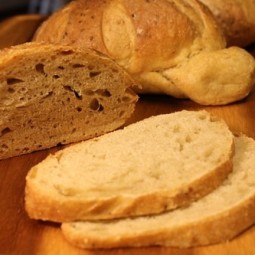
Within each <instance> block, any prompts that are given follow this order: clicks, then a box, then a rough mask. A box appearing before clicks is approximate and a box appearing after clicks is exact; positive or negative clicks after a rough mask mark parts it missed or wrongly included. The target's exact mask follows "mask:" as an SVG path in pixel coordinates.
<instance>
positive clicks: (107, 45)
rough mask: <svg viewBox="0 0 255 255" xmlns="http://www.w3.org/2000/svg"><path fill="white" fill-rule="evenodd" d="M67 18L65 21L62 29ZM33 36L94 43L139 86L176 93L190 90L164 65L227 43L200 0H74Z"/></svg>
mask: <svg viewBox="0 0 255 255" xmlns="http://www.w3.org/2000/svg"><path fill="white" fill-rule="evenodd" d="M63 13H64V15H63ZM65 16H68V17H67V18H65ZM92 17H93V18H92ZM62 19H64V24H66V25H65V28H64V29H63V30H60V31H59V29H58V24H59V23H60V22H62ZM66 20H68V22H67V21H66ZM84 27H88V29H84ZM55 30H57V31H58V32H57V33H54V31H55ZM34 40H35V41H48V42H51V43H64V44H72V45H77V46H79V47H85V48H86V47H91V48H95V49H97V50H99V51H101V52H103V53H105V54H107V55H109V56H110V57H112V58H114V59H115V60H116V61H117V62H118V63H119V64H120V65H121V66H123V67H124V68H125V69H126V70H127V71H128V72H129V73H130V74H132V76H133V77H134V78H135V79H136V80H137V81H139V82H140V83H141V84H142V87H141V88H136V91H137V92H139V93H157V94H161V93H164V94H168V95H172V96H174V97H177V98H187V97H189V95H188V94H186V93H185V90H182V89H180V86H178V84H175V82H174V81H172V80H171V79H169V77H168V76H165V74H164V71H165V70H169V69H170V70H171V69H172V68H174V67H176V66H179V65H180V64H181V63H182V62H183V61H186V60H188V59H189V58H191V57H192V56H195V55H196V54H199V53H200V52H207V51H209V52H210V51H215V50H220V49H223V48H225V45H226V42H225V38H224V36H223V33H222V31H221V30H220V29H219V27H218V26H217V24H216V22H215V20H214V18H213V16H212V15H211V13H210V12H209V10H208V9H207V8H206V7H205V6H204V5H202V4H200V3H198V2H197V1H195V0H190V1H186V0H157V1H149V2H148V1H143V0H139V1H127V0H107V1H102V0H97V1H94V0H88V1H84V0H80V1H74V2H72V3H71V4H69V5H68V6H67V7H65V8H64V9H62V10H61V11H60V12H57V13H55V14H54V15H53V16H52V17H50V18H49V19H48V20H47V21H46V22H45V23H44V24H43V25H42V26H41V27H40V28H39V29H38V31H37V33H36V36H35V38H34ZM205 64H206V63H205ZM183 76H184V77H185V74H184V75H183Z"/></svg>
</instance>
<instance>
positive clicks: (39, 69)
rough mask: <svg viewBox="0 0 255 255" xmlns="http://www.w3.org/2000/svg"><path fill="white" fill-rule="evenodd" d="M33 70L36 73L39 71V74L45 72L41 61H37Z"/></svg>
mask: <svg viewBox="0 0 255 255" xmlns="http://www.w3.org/2000/svg"><path fill="white" fill-rule="evenodd" d="M35 70H36V71H37V72H38V73H41V74H44V75H45V74H46V73H45V71H44V64H42V63H39V64H37V65H36V66H35Z"/></svg>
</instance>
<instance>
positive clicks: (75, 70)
mask: <svg viewBox="0 0 255 255" xmlns="http://www.w3.org/2000/svg"><path fill="white" fill-rule="evenodd" d="M133 85H134V81H133V79H131V78H130V76H129V75H128V74H127V73H126V72H125V71H124V70H123V69H122V68H120V67H119V66H118V65H117V64H116V63H115V62H114V61H112V60H110V59H109V58H108V57H105V56H103V55H102V54H98V53H97V52H95V51H92V50H85V49H84V50H80V49H77V48H74V47H70V46H60V45H50V44H39V43H27V44H24V45H19V46H15V47H12V48H9V49H5V50H3V51H1V52H0V159H1V158H7V157H11V156H15V155H20V154H23V153H28V152H32V151H36V150H41V149H45V148H49V147H52V146H55V145H57V144H59V143H61V144H68V143H71V142H77V141H81V140H85V139H88V138H91V137H95V136H98V135H101V134H103V133H106V132H109V131H112V130H114V129H116V128H118V127H120V126H121V125H123V124H124V123H125V121H126V120H127V119H128V118H129V117H130V115H131V114H132V112H133V111H134V107H135V103H136V101H137V96H136V95H135V94H134V93H133V91H132V90H131V86H133Z"/></svg>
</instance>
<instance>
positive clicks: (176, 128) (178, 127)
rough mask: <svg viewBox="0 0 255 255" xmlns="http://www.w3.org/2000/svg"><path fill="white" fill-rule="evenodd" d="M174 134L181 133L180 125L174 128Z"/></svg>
mask: <svg viewBox="0 0 255 255" xmlns="http://www.w3.org/2000/svg"><path fill="white" fill-rule="evenodd" d="M173 132H174V133H178V132H180V126H178V125H176V126H174V128H173Z"/></svg>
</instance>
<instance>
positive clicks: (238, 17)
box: [200, 0, 255, 47]
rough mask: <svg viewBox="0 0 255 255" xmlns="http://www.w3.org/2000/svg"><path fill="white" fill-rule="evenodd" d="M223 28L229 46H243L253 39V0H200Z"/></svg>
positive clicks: (254, 32)
mask: <svg viewBox="0 0 255 255" xmlns="http://www.w3.org/2000/svg"><path fill="white" fill-rule="evenodd" d="M200 2H202V3H204V4H205V5H206V6H207V7H208V8H209V9H210V10H211V11H212V13H213V14H214V16H215V18H216V20H217V21H218V24H219V25H220V26H221V27H222V28H223V31H224V34H225V36H226V38H227V43H228V45H229V46H233V45H235V46H240V47H245V46H248V45H249V44H251V43H253V42H254V41H255V16H254V13H255V2H254V1H253V0H242V1H240V0H225V1H221V0H200Z"/></svg>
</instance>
